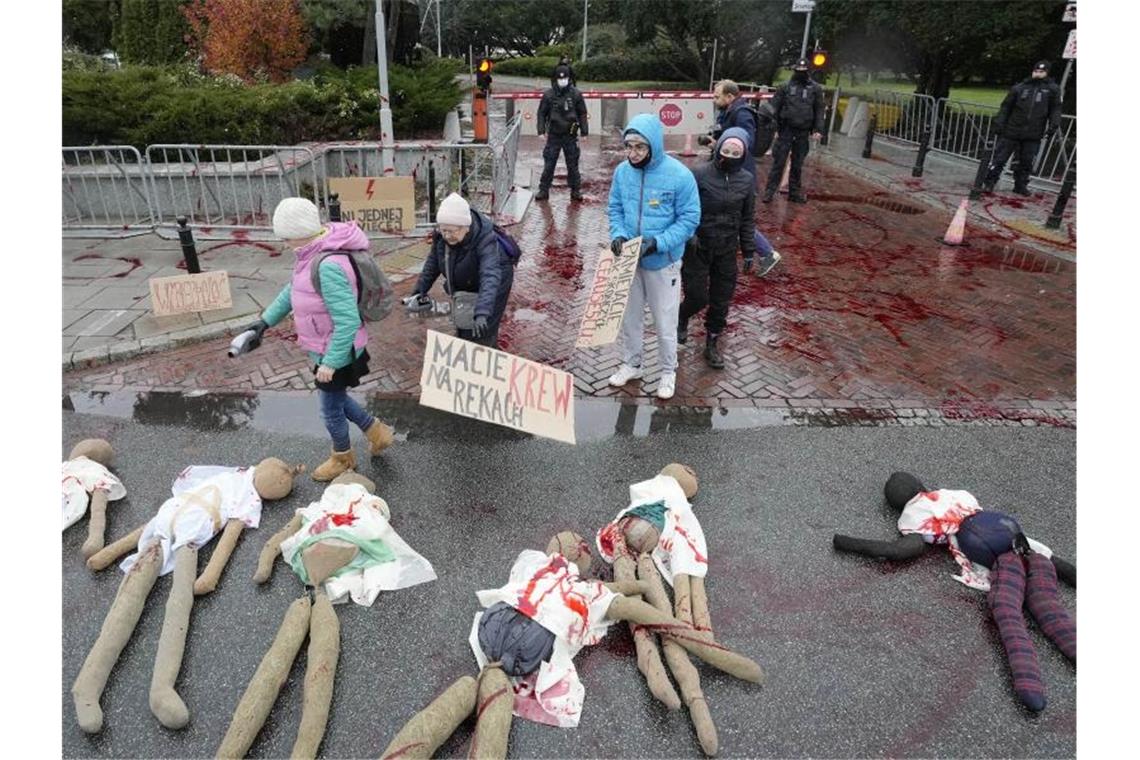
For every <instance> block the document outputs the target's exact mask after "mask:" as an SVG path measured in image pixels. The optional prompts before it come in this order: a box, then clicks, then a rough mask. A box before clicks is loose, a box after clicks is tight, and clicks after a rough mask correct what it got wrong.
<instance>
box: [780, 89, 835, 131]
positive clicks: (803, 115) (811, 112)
mask: <svg viewBox="0 0 1140 760" xmlns="http://www.w3.org/2000/svg"><path fill="white" fill-rule="evenodd" d="M772 111H773V113H775V114H776V129H777V130H778V131H781V132H782V131H784V130H785V129H791V130H796V131H801V130H811V131H812V132H823V113H824V105H823V88H822V87H820V86H819V83H818V82H814V81H812V80H810V79H809V80H808V81H807V82H805V83H804V84H800V83H798V82H795V81H792V82H785V83H784V84H782V85H780V87H779V88H778V89H777V90H776V94H775V95H774V96H772Z"/></svg>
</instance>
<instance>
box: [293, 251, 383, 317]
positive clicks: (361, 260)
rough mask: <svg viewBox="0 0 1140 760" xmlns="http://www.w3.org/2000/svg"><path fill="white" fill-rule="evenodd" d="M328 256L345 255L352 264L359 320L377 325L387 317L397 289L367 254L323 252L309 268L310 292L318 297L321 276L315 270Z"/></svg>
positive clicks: (374, 260) (358, 252) (362, 252)
mask: <svg viewBox="0 0 1140 760" xmlns="http://www.w3.org/2000/svg"><path fill="white" fill-rule="evenodd" d="M329 256H347V257H348V261H349V263H351V264H352V271H353V272H354V273H355V274H356V283H357V289H356V305H357V307H358V308H359V309H360V318H361V319H362V320H363V321H365V322H379V321H380V320H382V319H384V317H386V316H388V313H389V312H390V311H392V307H393V306H394V305H395V303H396V289H395V288H394V287H392V281H391V280H389V279H388V275H386V274H384V272H383V271H382V270H381V269H380V265H379V264H377V263H376V259H375V258H373V257H372V254H371V253H369V252H368V251H326V252H325V253H322V254H321V255H320V256H318V257H317V260H316V261H314V262H313V265H312V267H310V269H309V274H310V276H311V278H312V283H313V290H315V291H317V295H321V275H320V272H319V271H318V270H319V269H320V267H321V262H322V261H324V260H325V259H326V258H328V257H329Z"/></svg>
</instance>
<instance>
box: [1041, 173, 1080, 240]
mask: <svg viewBox="0 0 1140 760" xmlns="http://www.w3.org/2000/svg"><path fill="white" fill-rule="evenodd" d="M1076 183H1077V177H1076V171H1075V170H1074V169H1073V167H1071V166H1070V167H1069V171H1067V172H1065V181H1064V182H1062V183H1061V194H1060V195H1058V196H1057V202H1056V203H1054V204H1053V212H1052V213H1051V214H1049V219H1048V220H1047V221H1046V222H1045V227H1046V229H1050V230H1056V229H1060V227H1061V217H1062V216H1064V215H1065V206H1068V205H1069V196H1070V195H1072V194H1073V185H1075V184H1076Z"/></svg>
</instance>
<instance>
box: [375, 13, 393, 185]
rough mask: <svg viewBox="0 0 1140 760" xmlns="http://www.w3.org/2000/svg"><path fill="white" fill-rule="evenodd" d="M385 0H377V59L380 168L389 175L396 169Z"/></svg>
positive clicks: (385, 174)
mask: <svg viewBox="0 0 1140 760" xmlns="http://www.w3.org/2000/svg"><path fill="white" fill-rule="evenodd" d="M382 2H383V0H376V59H377V63H378V64H379V66H378V68H379V72H380V145H381V149H380V168H381V170H382V171H383V173H384V176H387V175H389V174H391V173H393V171H395V150H393V146H394V145H395V140H394V139H393V135H392V109H391V107H390V103H389V100H388V35H387V34H386V33H385V30H384V8H383V6H382Z"/></svg>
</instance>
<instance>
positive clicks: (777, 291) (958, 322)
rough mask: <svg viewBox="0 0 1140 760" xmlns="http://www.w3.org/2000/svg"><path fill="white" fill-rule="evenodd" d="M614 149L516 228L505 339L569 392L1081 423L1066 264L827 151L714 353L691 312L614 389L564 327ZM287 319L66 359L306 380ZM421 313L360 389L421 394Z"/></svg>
mask: <svg viewBox="0 0 1140 760" xmlns="http://www.w3.org/2000/svg"><path fill="white" fill-rule="evenodd" d="M671 147H672V143H671ZM676 147H680V142H679V141H677V145H676ZM540 150H541V142H540V140H539V138H528V137H524V138H522V142H521V145H520V150H519V162H520V171H521V172H522V173H523V175H524V176H525V173H526V171H527V169H529V170H530V171H531V172H533V174H534V176H537V174H538V172H539V171H540V170H541V156H540ZM620 159H621V154H620V146H619V142H618V138H617V137H616V136H615V135H612V134H606V135H602V136H600V137H595V136H591V137H589V138H587V139H586V140H585V141H584V144H583V152H582V163H581V167H582V174H583V177H584V183H583V190H584V192H585V194H586V200H585V202H583V203H579V204H572V203H570V201H569V197H568V191H567V189H566V188H565V184H564V183H565V179H564V173H563V172H562V171H561V170H560V172H559V173H558V174H557V175H556V179H555V186H554V190H553V192H552V196H551V200H550V201H549V202H548V203H542V204H532V206H531V208H530V210H529V211H528V212H527V214H526V215H525V217H524V219H523V220H522V221H521V222H519V223H518V224H517V225H514V226H513V227H512V229H511V231H512V233H513V234H514V235H515V236H516V237H517V238H518V240H519V241H520V243H521V245H522V248H523V251H524V253H523V258H522V261H521V263H520V264H519V267H518V270H517V273H516V278H515V285H514V290H513V292H512V296H511V301H510V304H509V306H508V309H507V312H506V316H505V317H504V320H503V327H502V330H501V341H502V347H503V348H504V349H505V350H507V351H511V352H515V353H518V354H521V355H524V356H526V357H528V358H531V359H534V360H537V361H541V362H545V363H548V364H551V365H553V366H556V367H559V368H562V369H565V370H568V371H570V372H572V373H573V374H574V376H575V385H576V388H577V390H578V392H579V394H580V395H581V396H588V397H593V398H613V399H617V400H620V401H622V402H624V403H628V404H654V405H657V406H658V407H660V406H680V407H723V408H733V407H753V408H760V409H776V410H778V411H779V412H780V414H782V415H785V416H788V417H790V416H792V415H791V414H790V413H791V412H792V411H794V410H797V409H826V410H852V409H854V410H859V411H857V412H854V413H850V412H848V413H846V414H847V415H848V416H852V414H854V415H859V414H862V412H863V411H865V412H866V414H864V415H863V416H864V418H874V417H882V418H889V419H891V420H894V419H896V418H897V417H898V415H896V414H895V413H894V411H893V410H895V409H923V410H927V412H928V414H927V415H921V416H924V417H928V416H931V415H933V416H939V417H942V418H945V419H950V420H953V419H968V420H979V421H990V422H999V423H1004V422H1010V421H1012V422H1014V423H1016V424H1019V423H1021V422H1023V421H1026V420H1028V421H1030V422H1040V423H1041V424H1055V425H1063V426H1069V425H1072V424H1074V423H1075V415H1076V412H1075V401H1074V399H1075V364H1076V361H1075V360H1076V354H1075V297H1076V292H1075V280H1076V274H1075V264H1073V263H1071V262H1069V261H1065V260H1063V259H1060V258H1057V257H1054V256H1049V255H1046V254H1043V253H1040V252H1039V251H1036V250H1033V249H1030V248H1027V247H1025V246H1022V245H1019V244H1018V243H1017V242H1016V241H1013V242H1011V240H1010V238H1009V236H1008V234H1005V233H999V232H986V231H973V232H972V234H971V236H970V239H969V243H970V245H969V246H968V247H963V248H951V247H947V246H943V245H941V244H940V243H939V242H938V240H939V239H940V238H941V236H942V234H943V233H944V231H945V228H946V226H947V224H948V223H949V220H950V214H949V213H948V212H947V211H945V209H938V208H935V207H932V206H928V205H925V204H923V203H921V202H918V201H917V200H914V199H911V198H910V197H908V196H907V195H905V194H900V193H893V192H890V191H888V190H885V189H882V188H881V187H879V186H878V185H875V184H873V183H870V182H867V181H864V180H862V179H859V178H857V177H854V176H852V175H851V174H849V173H846V172H844V171H842V170H840V169H837V168H835V167H834V166H832V165H830V164H827V163H825V162H824V161H823V160H822V158H821V157H820V156H819V155H814V156H809V159H808V162H807V168H806V178H805V185H806V187H807V189H808V193H809V195H810V196H811V202H810V203H808V204H806V205H803V206H800V205H796V204H789V203H787V201H786V199H785V198H784V196H778V198H777V200H776V201H775V202H773V203H772V204H770V205H764V204H758V205H759V208H758V211H757V223H758V225H759V226H760V227H761V229H762V230H763V231H764V232H765V234H766V235H767V236H768V237H769V239H770V240H771V241H772V243H773V244H774V245H775V246H776V248H777V249H778V250H780V251H781V253H782V254H784V260H783V261H782V262H781V263H780V265H779V266H778V267H777V268H776V269H775V270H773V271H772V272H771V273H770V274H769V275H768V276H767V277H765V278H763V279H757V278H755V277H752V276H742V277H741V280H740V284H739V285H738V288H737V292H736V296H735V300H734V303H733V307H732V310H731V312H730V315H729V328H728V331H727V334H726V336H725V338H724V339H723V340H722V346H723V348H724V354H725V362H726V367H725V369H724V370H721V371H716V370H712V369H709V368H707V367H706V366H705V364H704V362H703V360H702V358H701V351H702V348H703V343H704V341H703V337H704V335H703V327H702V326H701V325H700V324H698V322H697V321H695V322H694V325H693V328H695V329H692V330H691V332H692V333H693V335H692V337H691V338H690V341H689V344H688V345H687V346H685V347H682V348H681V352H680V370H679V374H678V379H677V394H676V397H675V398H674V399H673V400H672V401H671V402H669V403H668V404H664V405H662V404H661V403H660V402H658V401H657V400H656V399H655V398H654V397H653V393H654V391H655V390H656V385H657V377H658V372H657V371H656V348H655V346H654V343H653V341H649V342H648V343H647V349H648V356H647V367H648V368H649V370H650V371H649V374H648V376H647V379H646V380H645V381H644V382H635V383H631V384H630V385H629V386H627V387H625V388H622V389H615V388H611V387H609V386H608V384H607V382H606V381H607V378H608V377H609V375H610V374H611V373H612V372H613V371H614V369H616V367H617V364H618V358H617V354H616V351H615V349H614V348H613V347H606V348H602V349H591V350H577V349H575V348H574V345H573V344H574V337H575V327H576V325H577V323H578V321H579V319H580V316H581V313H582V308H583V304H584V302H585V299H586V295H587V293H586V291H587V288H588V286H589V283H590V282H591V279H592V276H593V271H594V266H595V261H596V254H597V252H598V251H599V250H600V249H601V247H602V246H603V245H605V244H606V242H607V241H608V234H607V225H606V211H605V204H606V199H607V195H608V190H609V176H610V174H611V171H612V167H613V166H614V165H615V164H616V162H617V161H619V160H620ZM686 160H687V161H688V162H690V163H692V162H694V161H696V160H698V159H695V158H689V159H686ZM768 161H770V159H765V160H764V163H762V164H761V170H762V172H763V170H764V169H765V168H766V166H767V162H768ZM257 255H258V254H257V252H256V251H251V252H249V255H248V256H246V257H245V258H244V259H243V263H244V264H246V265H248V266H256V265H257V263H258V262H257V261H256V256H257ZM264 255H265V256H269V255H271V254H270V253H269V252H266V253H265V254H264ZM274 263H276V260H275V261H274ZM413 265H414V262H413ZM413 285H414V278H410V279H408V280H405V281H404V282H402V283H400V285H398V286H397V291H398V293H399V294H400V295H404V294H406V293H409V292H411V289H412V287H413ZM438 289H439V286H438V285H437V290H438ZM647 320H648V317H647ZM290 324H291V323H289V322H285V323H283V324H282V325H281V326H279V327H278V328H276V329H275V330H273V331H271V332H270V333H269V336H270V338H269V340H268V341H267V342H266V344H265V345H263V347H262V348H261V349H259V350H258V351H256V352H254V353H252V354H250V355H247V356H244V357H239V358H237V359H229V358H227V357H226V354H225V347H226V344H227V342H228V340H227V339H226V338H214V339H209V340H206V341H205V342H202V343H198V344H195V345H191V346H187V347H184V348H178V349H175V350H171V351H166V352H164V353H162V354H159V355H153V356H142V357H135V358H132V359H128V360H125V361H120V362H114V363H111V364H104V365H100V366H95V367H90V368H82V369H77V370H73V371H71V372H68V373H65V375H64V385H65V388H66V389H68V390H83V391H90V390H94V391H100V392H119V391H124V390H143V391H145V390H163V391H194V390H211V391H240V392H259V391H273V390H277V391H280V390H294V391H296V390H305V389H309V388H311V387H312V374H311V372H310V368H308V367H307V366H306V363H305V359H304V358H303V356H302V354H301V352H300V351H299V350H298V349H297V348H296V346H295V345H294V344H293V343H291V342H290V340H289V338H291V337H292V331H291V326H290ZM427 327H432V328H434V329H439V330H445V331H446V330H448V327H449V325H448V323H447V321H446V317H434V318H421V317H413V316H409V315H407V314H404V313H403V312H402V311H398V313H395V314H393V315H392V316H390V317H389V318H388V319H387V320H386V321H384V322H382V323H380V324H377V325H372V326H371V328H370V332H371V342H370V346H369V352H370V353H371V354H372V356H373V357H374V358H373V361H372V368H373V373H372V374H371V375H369V376H368V377H367V378H366V379H365V382H364V383H363V385H362V386H361V389H360V390H361V392H363V393H366V394H369V395H373V396H376V397H379V398H415V397H417V396H418V382H419V375H420V368H421V364H422V350H423V345H424V339H425V338H424V330H425V328H427Z"/></svg>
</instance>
